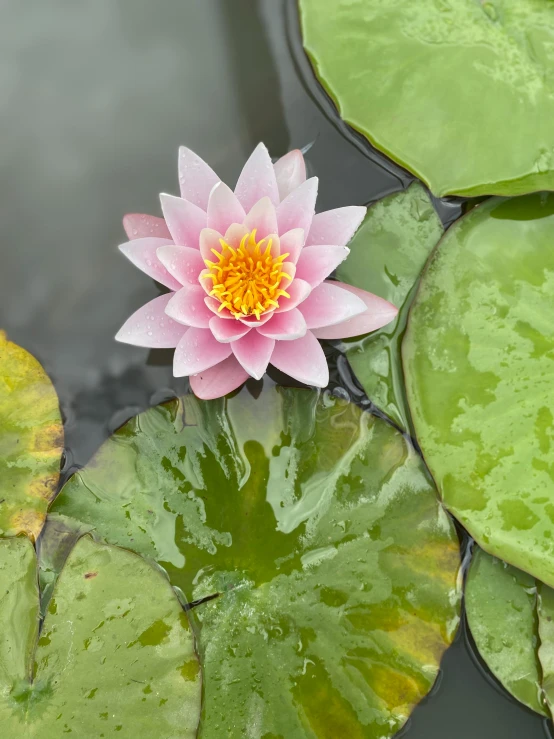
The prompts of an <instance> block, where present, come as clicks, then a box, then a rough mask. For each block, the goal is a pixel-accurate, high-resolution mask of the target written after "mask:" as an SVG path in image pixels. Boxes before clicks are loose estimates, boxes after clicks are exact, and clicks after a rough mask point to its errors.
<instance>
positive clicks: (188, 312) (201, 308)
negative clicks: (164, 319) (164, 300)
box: [165, 285, 213, 328]
mask: <svg viewBox="0 0 554 739" xmlns="http://www.w3.org/2000/svg"><path fill="white" fill-rule="evenodd" d="M204 297H205V294H204V290H202V288H201V287H200V285H186V286H185V287H182V288H181V289H180V290H179V291H178V292H176V293H175V294H174V295H173V297H172V298H171V300H170V301H169V303H168V304H167V307H166V309H165V312H166V314H167V315H168V316H169V317H170V318H173V320H175V321H177V322H178V323H183V324H185V326H194V327H195V328H208V326H209V325H210V318H212V316H213V313H212V312H211V310H210V309H209V308H208V306H207V305H206V303H204Z"/></svg>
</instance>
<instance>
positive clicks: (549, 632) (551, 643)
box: [537, 583, 554, 717]
mask: <svg viewBox="0 0 554 739" xmlns="http://www.w3.org/2000/svg"><path fill="white" fill-rule="evenodd" d="M537 607H538V618H539V637H540V647H539V652H538V654H539V659H540V663H541V668H542V687H543V690H544V697H545V699H546V703H547V704H548V707H549V709H550V714H551V716H552V717H554V590H552V588H549V587H547V586H546V585H544V584H542V583H541V584H540V585H539V597H538V604H537Z"/></svg>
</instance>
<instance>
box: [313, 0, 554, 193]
mask: <svg viewBox="0 0 554 739" xmlns="http://www.w3.org/2000/svg"><path fill="white" fill-rule="evenodd" d="M300 10H301V19H302V30H303V36H304V46H305V49H306V51H307V53H308V55H309V56H310V58H311V60H312V63H313V66H314V69H315V72H316V75H317V77H318V78H319V80H320V82H321V83H322V84H323V86H324V87H325V89H326V90H327V92H328V93H329V94H330V95H331V97H332V98H333V100H334V101H335V103H336V105H337V107H338V110H339V113H340V115H341V116H342V118H343V119H344V120H345V121H346V122H347V123H349V124H350V125H351V126H353V127H354V128H355V129H357V130H358V131H360V132H361V133H363V134H364V135H365V136H366V137H367V138H368V139H369V141H370V142H371V143H372V144H374V145H375V146H376V147H377V148H378V149H380V150H381V151H383V152H385V153H386V154H388V155H389V156H390V157H391V158H392V159H394V160H395V161H396V162H398V163H399V164H401V165H402V166H404V167H406V168H407V169H409V170H410V171H411V172H413V173H414V174H415V175H417V176H418V177H419V178H420V179H422V180H423V181H424V182H425V183H426V184H428V185H429V187H430V188H431V190H432V192H434V193H435V194H436V195H439V196H443V195H447V194H458V195H485V194H488V195H520V194H524V193H529V192H533V191H536V190H548V189H552V188H553V187H554V128H553V127H552V125H551V121H552V119H553V117H554V6H553V4H552V3H551V2H548V1H547V0H541V1H537V0H486V1H485V0H456V1H455V2H449V1H448V0H417V2H414V0H389V1H388V2H382V0H355V1H354V2H353V1H352V0H300Z"/></svg>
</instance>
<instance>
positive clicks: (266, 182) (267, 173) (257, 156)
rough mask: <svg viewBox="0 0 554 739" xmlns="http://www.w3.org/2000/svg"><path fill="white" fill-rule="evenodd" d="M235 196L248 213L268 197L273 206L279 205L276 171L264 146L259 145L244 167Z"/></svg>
mask: <svg viewBox="0 0 554 739" xmlns="http://www.w3.org/2000/svg"><path fill="white" fill-rule="evenodd" d="M235 195H236V196H237V197H238V199H239V200H240V202H241V203H242V207H243V208H244V209H245V210H246V211H249V210H250V209H251V208H252V207H253V206H254V205H255V204H256V203H257V202H258V200H261V199H262V198H264V197H266V195H267V197H268V198H269V199H270V200H271V202H272V203H273V205H275V206H277V205H279V190H278V188H277V179H276V178H275V170H274V169H273V164H272V163H271V157H270V156H269V152H268V150H267V149H266V147H265V146H264V145H263V144H258V146H257V147H256V148H255V149H254V151H253V152H252V154H251V155H250V158H249V159H248V161H247V162H246V164H245V165H244V168H243V170H242V172H241V173H240V177H239V179H238V182H237V186H236V187H235Z"/></svg>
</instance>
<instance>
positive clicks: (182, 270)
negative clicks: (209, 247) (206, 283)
mask: <svg viewBox="0 0 554 739" xmlns="http://www.w3.org/2000/svg"><path fill="white" fill-rule="evenodd" d="M157 255H158V259H159V261H160V262H161V263H162V264H163V265H164V267H165V268H166V270H167V271H168V272H169V274H170V275H172V276H173V277H174V278H175V280H178V281H179V287H181V286H182V285H198V275H199V274H200V272H201V271H202V270H203V269H204V260H203V259H202V257H201V256H200V252H199V251H198V249H191V248H190V247H188V246H175V245H174V244H172V245H171V246H161V247H160V248H159V249H158V251H157ZM174 289H175V288H174ZM177 289H179V288H177Z"/></svg>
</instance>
